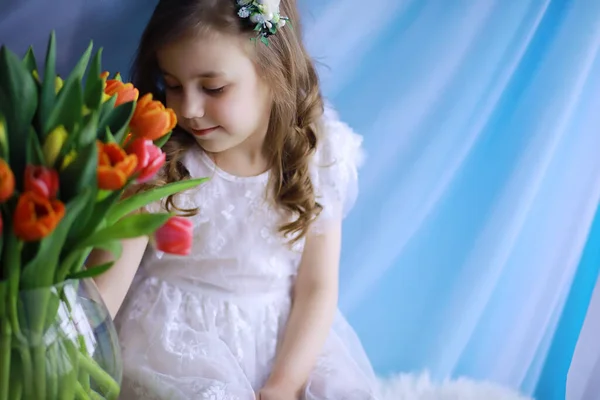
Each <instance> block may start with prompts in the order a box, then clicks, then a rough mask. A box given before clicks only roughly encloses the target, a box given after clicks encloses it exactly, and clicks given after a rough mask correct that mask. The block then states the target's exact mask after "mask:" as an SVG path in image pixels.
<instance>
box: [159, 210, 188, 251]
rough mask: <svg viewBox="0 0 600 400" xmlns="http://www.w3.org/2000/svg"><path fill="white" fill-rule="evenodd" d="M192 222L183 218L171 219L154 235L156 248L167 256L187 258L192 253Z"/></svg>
mask: <svg viewBox="0 0 600 400" xmlns="http://www.w3.org/2000/svg"><path fill="white" fill-rule="evenodd" d="M193 228H194V225H193V223H192V221H191V220H190V219H188V218H184V217H171V218H169V220H168V221H167V222H166V223H165V224H164V225H163V226H161V227H160V228H158V230H157V231H156V232H155V233H154V239H155V241H156V248H157V249H158V250H160V251H164V252H165V253H169V254H176V255H180V256H187V255H189V254H190V252H191V251H192V241H193Z"/></svg>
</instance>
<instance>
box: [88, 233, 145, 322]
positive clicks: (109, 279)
mask: <svg viewBox="0 0 600 400" xmlns="http://www.w3.org/2000/svg"><path fill="white" fill-rule="evenodd" d="M122 244H123V252H122V253H121V258H119V259H118V260H117V261H116V262H115V263H114V264H113V266H112V267H111V268H110V269H109V270H108V271H106V272H105V273H103V274H102V275H100V276H97V277H96V278H94V281H95V282H96V285H97V286H98V291H99V292H100V295H101V296H102V300H104V303H105V304H106V307H107V308H108V311H109V312H110V315H111V317H113V318H114V317H115V315H116V314H117V311H119V307H121V304H122V303H123V300H124V299H125V295H126V294H127V291H128V290H129V287H130V286H131V282H133V277H134V276H135V273H136V271H137V269H138V267H139V266H140V263H141V261H142V257H143V256H144V251H145V250H146V246H147V244H148V237H147V236H143V237H139V238H135V239H127V240H123V241H122ZM113 259H114V258H113V257H112V255H111V253H109V252H106V251H103V250H94V251H93V252H92V253H91V254H90V257H89V259H88V262H87V266H88V267H91V266H94V265H100V264H103V263H105V262H108V261H111V260H113Z"/></svg>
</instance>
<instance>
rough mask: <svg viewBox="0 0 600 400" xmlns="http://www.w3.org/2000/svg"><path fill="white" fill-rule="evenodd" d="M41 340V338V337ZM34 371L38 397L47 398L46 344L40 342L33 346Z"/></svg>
mask: <svg viewBox="0 0 600 400" xmlns="http://www.w3.org/2000/svg"><path fill="white" fill-rule="evenodd" d="M40 342H41V338H40ZM33 373H34V382H35V385H34V388H35V392H36V393H35V395H36V397H37V398H38V399H45V398H46V395H47V393H46V346H45V345H44V344H43V343H38V344H36V345H35V346H34V347H33Z"/></svg>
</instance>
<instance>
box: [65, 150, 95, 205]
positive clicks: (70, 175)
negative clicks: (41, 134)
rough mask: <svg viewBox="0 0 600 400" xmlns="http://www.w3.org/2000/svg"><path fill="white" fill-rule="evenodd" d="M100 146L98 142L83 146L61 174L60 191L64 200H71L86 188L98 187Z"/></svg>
mask: <svg viewBox="0 0 600 400" xmlns="http://www.w3.org/2000/svg"><path fill="white" fill-rule="evenodd" d="M97 166H98V148H97V147H96V142H91V143H89V144H88V145H87V146H84V147H81V148H80V149H79V152H78V153H77V155H76V157H75V160H74V161H73V162H72V163H71V164H69V166H67V168H65V169H64V170H63V171H62V172H61V174H60V193H61V196H62V198H63V200H65V199H66V200H67V201H68V200H70V199H71V198H73V197H75V196H77V194H78V193H80V192H81V191H82V190H84V189H85V188H96V187H97V186H98V185H97V179H96V169H97Z"/></svg>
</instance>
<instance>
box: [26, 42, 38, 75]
mask: <svg viewBox="0 0 600 400" xmlns="http://www.w3.org/2000/svg"><path fill="white" fill-rule="evenodd" d="M23 65H24V66H25V68H27V70H28V71H29V73H30V74H32V73H33V71H38V73H39V70H38V69H37V62H36V61H35V54H34V53H33V47H31V46H29V49H27V53H25V57H23Z"/></svg>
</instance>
